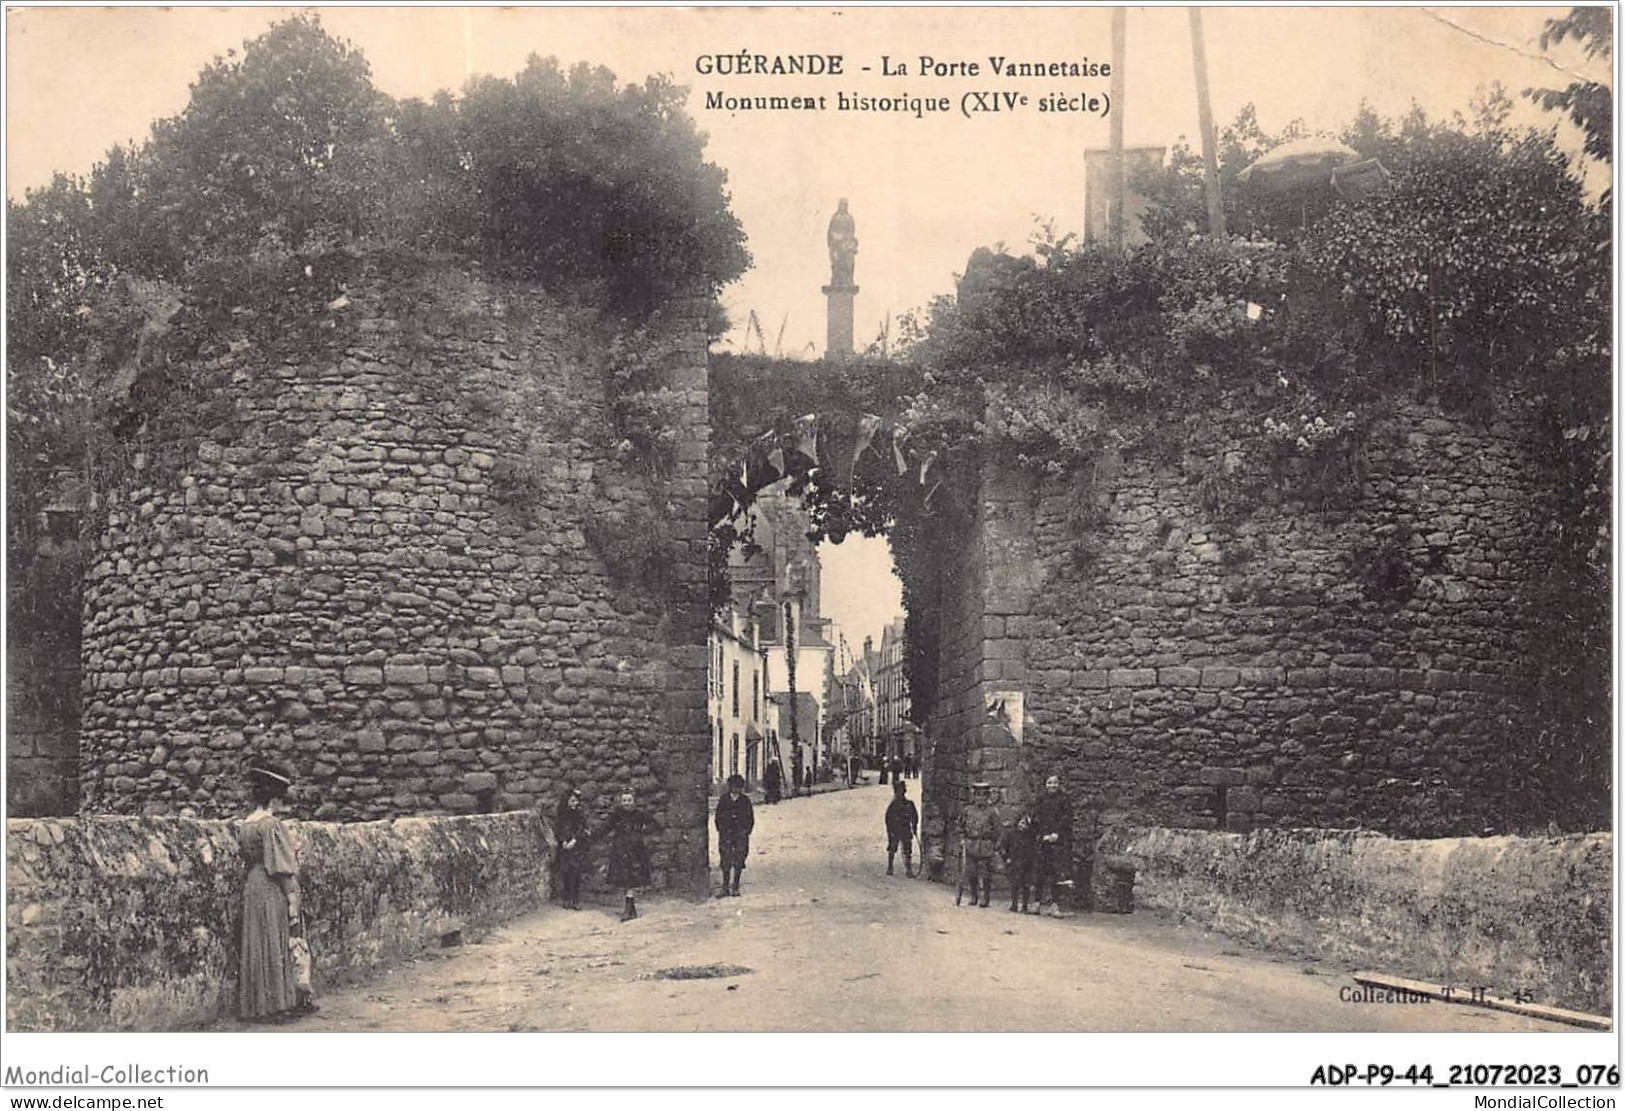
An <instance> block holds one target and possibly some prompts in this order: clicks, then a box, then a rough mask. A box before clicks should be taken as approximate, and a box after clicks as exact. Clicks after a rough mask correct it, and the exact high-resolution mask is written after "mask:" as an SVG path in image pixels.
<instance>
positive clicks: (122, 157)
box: [6, 15, 750, 632]
mask: <svg viewBox="0 0 1625 1111" xmlns="http://www.w3.org/2000/svg"><path fill="white" fill-rule="evenodd" d="M685 97H686V91H685V90H684V89H683V88H681V87H679V86H677V85H674V84H672V83H671V82H670V81H669V80H667V79H665V78H663V77H659V76H656V77H651V78H650V79H648V80H647V81H646V82H644V83H642V84H627V85H622V84H620V83H618V82H617V80H616V78H615V76H614V75H613V74H612V73H610V71H608V70H607V69H604V68H602V67H592V66H587V65H578V66H575V67H573V68H571V69H569V70H568V71H566V70H565V69H563V68H561V67H560V66H559V65H558V63H557V62H555V61H554V60H552V59H541V58H538V57H535V56H532V57H531V58H530V60H529V61H528V62H527V64H526V66H525V68H524V69H523V70H522V71H521V72H520V73H519V74H518V75H516V76H515V77H514V78H512V79H511V80H504V79H499V78H492V77H482V78H479V79H477V80H475V81H472V82H470V84H469V85H468V86H467V87H466V88H465V89H464V90H463V91H462V93H461V95H457V96H454V95H452V94H450V93H444V92H443V93H440V94H437V95H436V96H435V97H434V98H433V99H431V100H430V101H427V102H425V101H418V100H407V101H396V100H393V99H392V98H390V97H388V96H386V95H385V94H383V93H382V92H380V91H379V90H378V89H377V88H375V87H374V86H373V84H372V79H371V73H370V69H369V67H368V64H367V62H366V60H365V58H364V57H363V56H362V55H361V53H360V52H359V51H358V50H356V49H355V48H354V47H353V46H351V45H350V44H348V43H345V42H343V41H341V40H338V39H335V38H334V37H332V36H330V35H329V34H328V33H327V32H326V31H325V30H323V28H322V27H321V24H320V22H319V20H318V19H317V18H316V17H314V16H305V15H299V16H295V17H293V18H291V19H287V20H284V21H282V22H279V23H277V24H275V25H274V26H272V27H271V28H270V29H269V30H267V31H266V32H265V33H264V34H262V35H260V36H259V37H257V38H255V39H252V40H250V41H248V42H247V43H245V44H244V46H243V49H242V50H241V52H238V51H229V52H228V53H227V55H226V56H225V57H223V58H217V59H215V61H214V62H212V63H211V64H209V65H208V66H206V67H205V68H204V69H203V70H202V72H201V73H199V75H198V76H197V79H196V80H195V81H194V82H193V84H192V90H191V98H190V101H189V103H188V104H187V106H186V108H185V109H184V110H183V111H182V112H181V113H180V114H179V115H176V116H174V117H172V118H168V119H163V120H160V121H158V122H156V123H155V124H154V125H153V128H152V132H151V134H150V136H149V137H148V138H147V139H146V140H145V141H144V142H142V143H139V144H131V145H128V146H119V147H115V148H113V149H112V150H110V151H109V152H108V154H107V156H106V158H105V159H104V160H103V161H102V162H101V163H100V164H98V165H97V166H96V167H95V168H94V169H93V170H92V171H91V172H90V174H89V175H88V176H85V177H76V176H71V175H67V174H58V175H57V176H56V177H55V179H54V180H53V181H52V182H51V183H50V184H49V185H48V186H45V187H43V188H40V189H35V190H30V191H29V192H28V193H27V195H26V196H25V198H24V199H23V200H22V201H21V202H15V201H8V203H7V213H6V215H7V231H8V236H9V243H8V251H7V279H8V289H7V293H8V296H7V304H6V313H7V326H8V348H7V359H6V375H7V386H8V412H7V456H8V460H9V462H10V467H11V470H10V474H11V480H10V483H9V489H10V495H11V496H10V500H9V503H8V514H7V531H8V536H9V539H10V541H11V542H10V544H9V545H8V570H9V571H10V578H9V582H10V584H11V587H10V589H9V590H8V600H9V601H10V602H11V610H10V612H11V615H12V622H13V625H12V628H13V631H14V632H16V631H19V630H26V628H28V627H30V626H29V622H30V620H31V618H30V616H29V615H30V614H31V613H32V612H33V610H32V606H33V603H32V601H31V599H35V598H37V597H39V596H40V594H41V591H40V590H39V589H37V587H38V586H39V585H40V584H37V583H33V582H32V580H31V578H30V576H31V574H32V572H33V569H34V568H35V566H36V564H37V563H38V562H39V561H37V560H35V559H34V558H33V553H34V552H35V551H36V550H37V548H38V537H37V536H36V535H35V533H36V531H37V530H36V525H37V522H38V518H39V513H40V510H41V509H42V508H43V507H44V505H45V504H46V502H47V501H49V500H50V498H51V497H52V496H53V493H52V492H53V491H54V490H57V489H58V488H60V487H62V486H63V485H64V484H65V483H67V482H68V480H69V478H71V477H72V476H79V477H80V478H83V477H85V476H86V475H88V474H89V473H90V472H92V471H102V470H106V469H107V468H108V467H113V468H114V469H115V470H120V471H121V472H122V471H126V470H128V467H126V466H125V464H127V463H133V464H146V463H150V462H153V461H152V460H149V459H146V458H145V457H144V456H143V452H142V451H141V449H140V448H139V447H137V446H136V445H134V444H133V443H132V442H131V441H130V440H129V437H130V436H131V435H134V434H137V433H139V432H141V431H142V430H143V429H147V427H148V418H149V417H151V416H153V415H154V414H156V413H158V412H161V411H166V410H167V411H168V415H167V416H166V417H165V420H166V421H167V422H168V425H171V426H173V425H175V423H176V421H177V419H179V417H178V415H177V413H178V410H180V409H182V408H184V407H183V406H179V405H172V404H168V402H178V401H179V400H180V398H181V397H182V395H183V394H184V395H189V397H188V398H187V400H188V403H189V404H193V405H194V409H193V410H192V411H191V418H190V419H191V425H192V427H191V428H190V429H189V430H188V429H180V430H179V431H180V433H181V435H180V440H179V441H178V442H181V443H182V444H183V445H184V443H185V442H187V441H188V440H189V439H191V438H195V434H196V433H197V432H198V431H199V430H200V429H205V428H208V427H209V422H210V421H211V420H213V419H215V418H216V417H218V416H219V415H220V414H219V413H218V412H216V411H215V410H214V409H213V408H211V399H210V396H209V395H210V393H211V391H212V390H213V386H212V384H211V382H210V381H209V379H210V373H209V371H208V369H207V368H206V367H202V366H199V365H197V364H195V363H192V364H180V363H176V362H175V361H174V360H172V359H164V358H160V357H159V356H158V354H157V347H158V345H157V344H154V343H151V342H150V341H151V340H152V339H154V338H156V337H158V336H161V335H162V334H163V333H164V330H165V328H166V327H167V324H168V320H169V316H170V315H172V314H173V311H174V306H176V305H179V304H180V303H181V301H182V300H185V301H186V302H187V303H188V304H189V306H190V307H191V309H192V310H193V322H194V323H205V322H207V320H209V319H210V318H211V314H215V313H219V314H224V316H222V317H220V318H219V320H220V321H221V322H226V323H229V324H230V326H231V329H230V330H231V331H234V332H235V331H240V330H241V329H242V328H244V327H250V328H252V327H253V326H254V322H255V321H256V320H257V321H258V322H259V323H260V324H262V325H263V326H265V327H277V328H281V329H283V330H284V331H286V330H290V329H291V330H295V331H299V330H310V331H314V332H316V333H318V334H319V333H320V332H321V330H322V329H327V328H331V327H333V326H334V325H335V317H334V314H333V313H332V312H331V311H328V310H327V306H328V305H330V304H332V303H334V302H335V301H339V300H340V299H342V298H343V297H344V294H345V280H346V278H347V276H348V275H349V274H350V273H352V272H353V271H355V270H356V269H357V268H358V267H360V266H362V265H364V264H363V263H362V261H361V260H362V259H363V258H364V257H371V256H378V255H383V256H388V257H390V258H392V259H395V260H397V261H399V260H400V259H402V258H405V257H408V256H412V255H417V256H420V257H423V258H428V259H435V260H439V261H440V262H442V263H443V262H444V261H445V260H447V259H452V260H455V261H457V262H459V263H462V264H470V265H477V266H479V267H482V268H483V269H485V270H486V271H487V272H488V273H491V274H493V275H495V276H499V277H511V278H515V279H519V280H523V281H527V282H535V283H538V284H540V285H542V286H543V287H545V288H547V289H548V290H549V291H551V292H552V293H553V294H554V295H555V296H557V297H558V298H559V299H560V300H565V301H569V302H573V303H576V304H578V305H582V306H585V307H587V308H590V309H591V310H593V311H594V312H600V313H602V314H604V315H605V316H606V317H611V318H615V319H618V320H619V321H621V322H622V323H621V325H620V330H623V331H635V330H636V329H638V328H640V327H642V326H644V325H645V324H647V322H649V321H650V320H651V319H653V318H655V317H657V316H658V315H659V313H660V310H661V309H662V307H663V306H666V305H668V304H669V303H671V302H673V301H674V300H676V299H679V298H685V299H686V298H689V297H692V296H694V295H697V294H700V295H703V294H709V295H711V296H712V299H713V304H714V296H715V293H716V292H717V291H718V290H719V289H720V287H721V286H722V285H724V284H726V283H727V282H729V281H731V280H733V279H734V278H736V277H737V276H738V275H739V274H741V273H742V272H743V271H744V270H745V268H746V267H747V266H748V265H749V261H750V259H749V254H748V253H747V251H746V249H745V246H744V234H743V231H742V229H741V227H740V225H739V222H738V220H737V219H736V218H735V217H734V216H733V214H732V213H731V212H730V211H729V209H728V194H727V191H726V188H725V186H726V179H727V175H726V173H725V172H724V171H723V170H722V169H721V168H719V167H717V166H716V165H714V164H713V163H710V162H708V161H706V159H705V151H704V147H705V137H704V136H703V135H702V134H701V133H700V132H699V131H698V130H697V129H696V127H695V126H694V122H693V120H692V119H691V118H690V117H689V116H688V114H687V112H686V111H685V109H684V103H685ZM218 338H219V337H216V339H218ZM206 340H207V337H206V336H205V337H202V338H201V340H200V350H201V348H203V347H206V346H207V343H206ZM602 369H603V370H604V381H605V386H606V389H608V390H609V391H610V399H611V405H612V408H613V411H614V418H615V423H616V433H617V434H618V435H619V436H620V437H621V438H622V439H623V440H625V441H626V442H628V443H629V444H630V445H631V447H632V449H633V451H634V452H635V453H636V455H637V457H638V460H639V461H640V462H641V464H642V466H643V468H644V469H645V470H646V471H647V472H649V473H650V474H651V475H652V476H654V477H658V476H659V475H660V474H661V473H662V472H663V471H664V469H665V468H666V467H668V466H669V459H670V457H671V455H672V453H673V447H674V445H673V444H672V443H671V432H670V428H671V426H672V425H671V416H672V412H671V398H670V397H669V396H668V395H666V394H664V393H662V391H661V390H660V388H659V384H658V383H655V382H652V381H648V380H646V379H645V377H643V376H640V374H638V373H630V374H628V373H627V372H626V371H625V368H624V367H623V366H621V365H619V364H617V362H616V361H615V360H609V361H607V362H605V363H603V364H602ZM142 395H144V396H145V400H144V401H143V398H142ZM166 399H167V402H166ZM468 400H469V403H470V404H477V403H478V399H468ZM169 430H170V431H175V430H176V429H175V428H173V427H171V428H170V429H169ZM93 444H94V445H95V447H96V452H95V453H93V452H92V445H93ZM96 453H99V456H98V458H97V459H96V460H95V464H94V466H93V465H92V463H91V456H92V454H96ZM92 477H93V476H92ZM70 484H71V483H70ZM77 485H78V486H79V487H80V488H81V489H82V487H83V485H84V484H83V483H82V482H80V483H77ZM44 620H45V615H42V616H41V621H44ZM35 624H38V622H36V623H35Z"/></svg>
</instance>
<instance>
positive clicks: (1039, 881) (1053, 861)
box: [1033, 775, 1072, 916]
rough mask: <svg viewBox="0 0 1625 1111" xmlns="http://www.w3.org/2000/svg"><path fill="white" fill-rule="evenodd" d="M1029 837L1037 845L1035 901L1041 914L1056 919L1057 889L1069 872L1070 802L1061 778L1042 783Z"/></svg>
mask: <svg viewBox="0 0 1625 1111" xmlns="http://www.w3.org/2000/svg"><path fill="white" fill-rule="evenodd" d="M1033 837H1034V838H1035V840H1036V843H1037V852H1038V861H1037V876H1036V878H1035V880H1034V883H1035V886H1036V887H1037V898H1038V900H1039V901H1040V903H1041V904H1042V906H1043V909H1044V912H1045V913H1046V914H1050V915H1056V916H1058V915H1059V914H1060V913H1061V908H1060V902H1061V900H1060V885H1061V883H1062V882H1063V881H1064V880H1066V879H1067V874H1068V873H1069V872H1071V870H1072V800H1070V799H1068V798H1067V797H1066V795H1065V794H1064V793H1062V791H1061V777H1060V776H1057V775H1052V776H1050V777H1049V778H1048V779H1046V780H1045V781H1044V793H1043V794H1041V795H1039V796H1038V801H1037V802H1036V803H1034V804H1033Z"/></svg>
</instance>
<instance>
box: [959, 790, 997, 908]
mask: <svg viewBox="0 0 1625 1111" xmlns="http://www.w3.org/2000/svg"><path fill="white" fill-rule="evenodd" d="M992 790H993V785H992V784H990V783H973V784H972V785H971V801H970V805H968V806H966V807H965V809H963V810H961V811H960V812H959V837H960V842H961V844H963V845H964V846H965V879H966V880H968V881H969V882H970V891H971V905H972V906H984V907H985V906H987V905H988V903H989V902H991V901H992V899H993V856H994V854H995V853H997V852H998V851H999V838H1000V835H1001V834H1002V833H1003V832H1004V822H1003V819H1002V818H1001V817H1000V815H999V809H998V807H996V806H994V805H993V801H992V798H991V792H992ZM978 889H979V890H980V891H981V902H980V903H978V902H977V891H978Z"/></svg>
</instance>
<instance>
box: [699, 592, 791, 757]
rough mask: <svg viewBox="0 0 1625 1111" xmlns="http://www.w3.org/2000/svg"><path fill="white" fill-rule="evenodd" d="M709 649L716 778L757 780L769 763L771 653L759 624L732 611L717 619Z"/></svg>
mask: <svg viewBox="0 0 1625 1111" xmlns="http://www.w3.org/2000/svg"><path fill="white" fill-rule="evenodd" d="M709 648H710V667H709V669H708V680H709V681H708V682H707V684H706V716H707V720H708V721H709V723H710V729H711V778H712V779H713V780H715V781H721V780H725V779H727V778H728V777H729V776H730V775H742V776H744V777H745V778H746V779H747V780H750V781H751V782H755V781H757V780H759V779H760V778H761V773H762V770H763V768H764V767H765V763H764V761H765V759H766V757H765V755H764V753H765V751H766V749H767V743H768V740H769V728H768V726H769V722H770V720H771V719H772V717H773V715H772V714H771V713H770V703H769V694H770V693H771V692H770V691H769V689H768V686H767V683H768V669H767V666H766V664H767V660H766V653H765V652H764V650H763V649H762V646H761V639H760V634H759V630H758V627H757V624H756V622H755V621H754V620H752V619H749V618H746V617H744V616H742V615H741V614H739V613H738V612H736V611H732V610H730V611H728V612H727V613H726V614H724V615H723V616H722V617H720V618H715V619H713V620H712V622H711V636H710V642H709ZM775 724H776V723H775Z"/></svg>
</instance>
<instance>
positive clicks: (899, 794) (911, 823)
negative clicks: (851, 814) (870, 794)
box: [886, 779, 920, 877]
mask: <svg viewBox="0 0 1625 1111" xmlns="http://www.w3.org/2000/svg"><path fill="white" fill-rule="evenodd" d="M919 828H920V812H919V810H917V809H916V808H915V806H914V803H912V802H911V801H909V797H908V784H906V783H904V782H903V781H902V780H901V779H899V780H897V781H895V782H894V783H893V784H892V800H891V805H890V806H888V807H886V874H887V875H888V876H890V875H895V874H896V873H895V872H894V871H893V866H894V864H895V861H896V859H897V847H898V846H899V845H901V846H902V847H903V873H904V874H905V875H907V876H910V877H912V876H913V875H914V834H915V833H916V832H917V831H918V830H919Z"/></svg>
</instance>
